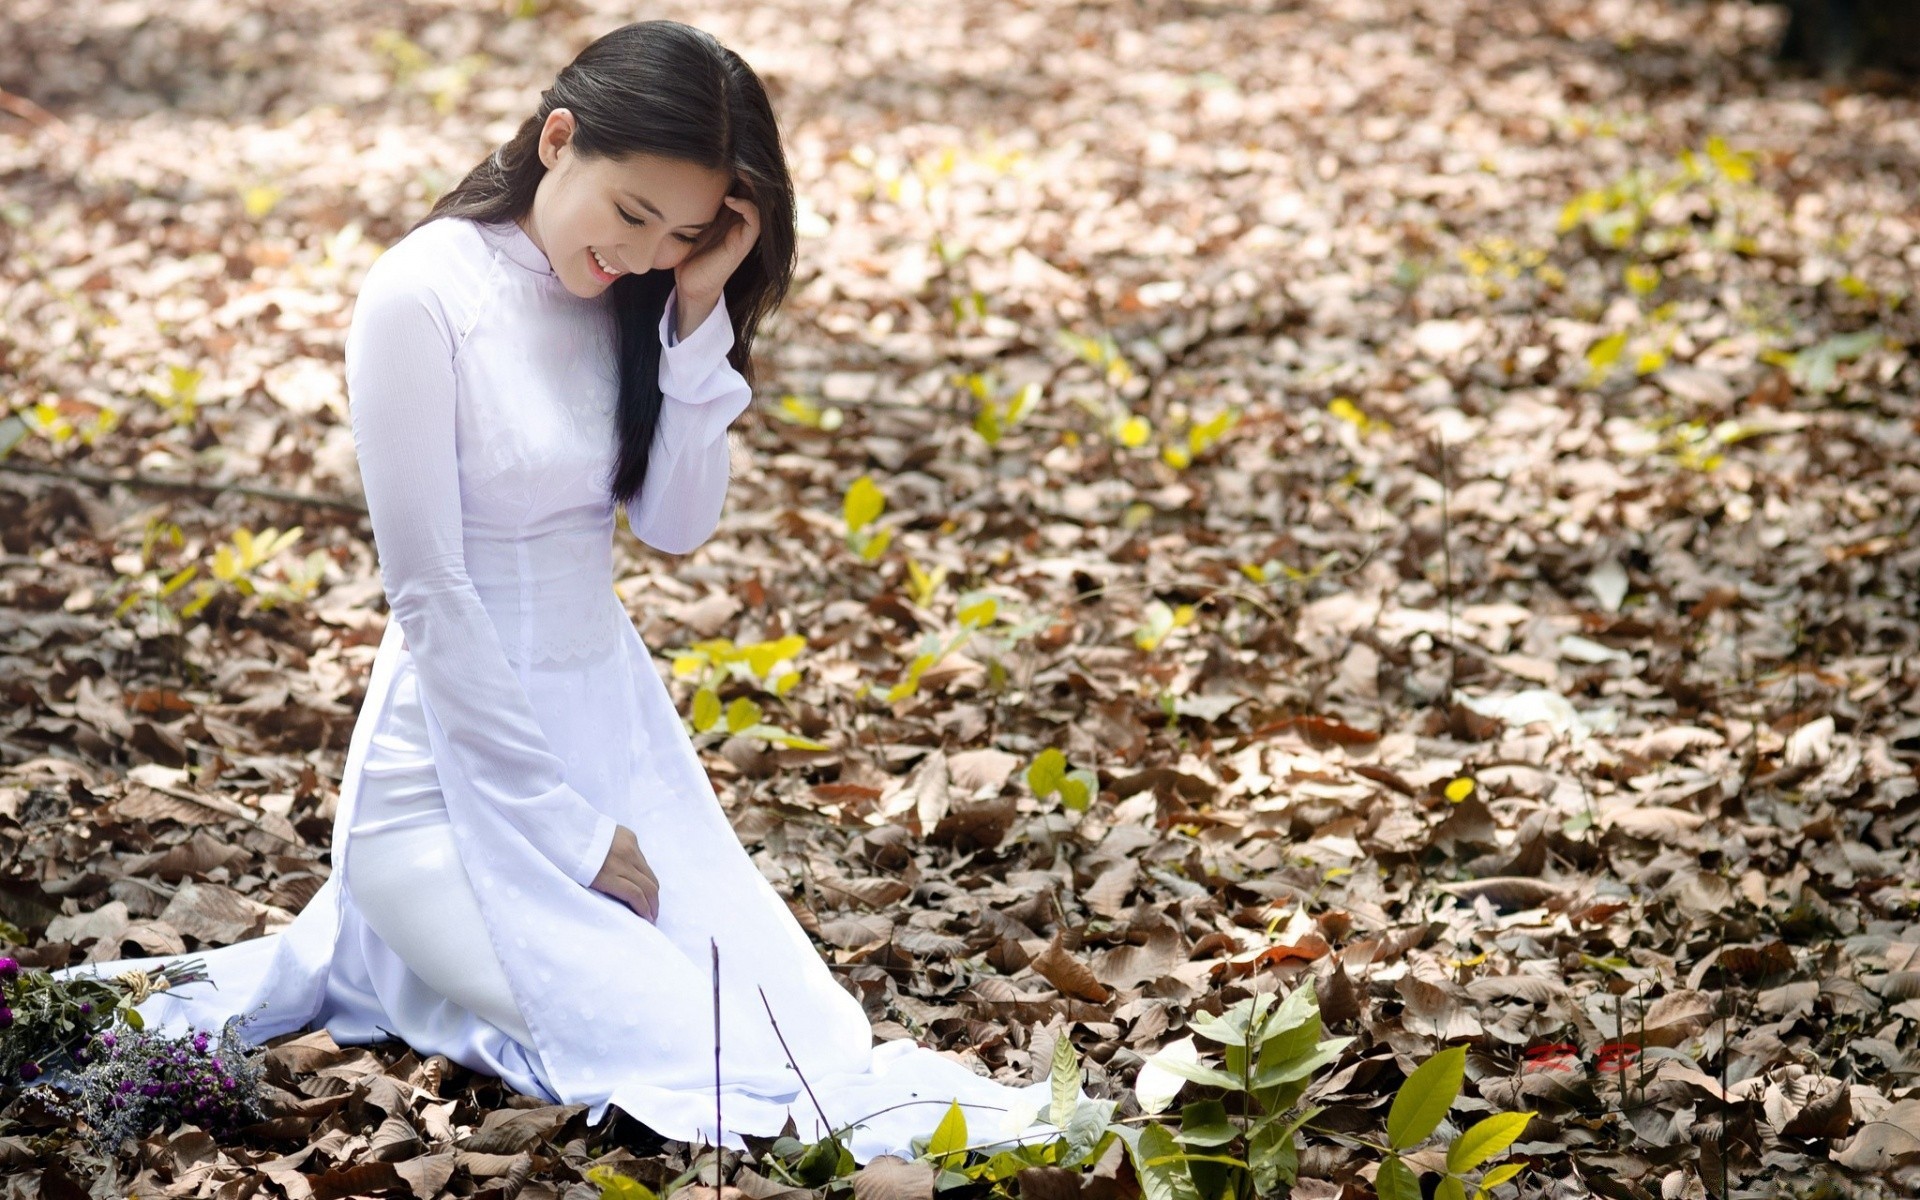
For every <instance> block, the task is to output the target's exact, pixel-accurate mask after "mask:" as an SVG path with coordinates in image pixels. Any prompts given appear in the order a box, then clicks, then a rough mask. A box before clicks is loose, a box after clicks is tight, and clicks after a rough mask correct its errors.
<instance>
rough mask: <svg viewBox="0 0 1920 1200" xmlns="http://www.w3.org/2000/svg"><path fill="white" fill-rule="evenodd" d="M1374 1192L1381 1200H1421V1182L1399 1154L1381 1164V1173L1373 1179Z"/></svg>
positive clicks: (1391, 1156)
mask: <svg viewBox="0 0 1920 1200" xmlns="http://www.w3.org/2000/svg"><path fill="white" fill-rule="evenodd" d="M1373 1190H1374V1193H1375V1194H1376V1195H1378V1196H1379V1197H1380V1200H1421V1196H1420V1180H1419V1179H1418V1178H1416V1177H1415V1176H1414V1173H1413V1171H1412V1169H1411V1168H1409V1167H1408V1166H1407V1164H1406V1163H1403V1162H1401V1161H1400V1156H1399V1155H1397V1154H1396V1155H1390V1156H1388V1158H1387V1159H1386V1160H1385V1161H1384V1162H1382V1163H1381V1164H1380V1173H1379V1174H1378V1175H1375V1176H1374V1177H1373Z"/></svg>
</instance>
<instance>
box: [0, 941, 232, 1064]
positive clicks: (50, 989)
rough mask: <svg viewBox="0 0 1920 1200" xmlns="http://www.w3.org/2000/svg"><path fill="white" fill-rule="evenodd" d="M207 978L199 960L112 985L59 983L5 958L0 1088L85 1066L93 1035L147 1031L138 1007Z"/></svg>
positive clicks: (0, 965) (124, 977)
mask: <svg viewBox="0 0 1920 1200" xmlns="http://www.w3.org/2000/svg"><path fill="white" fill-rule="evenodd" d="M206 977H207V976H206V972H205V971H204V970H203V969H202V964H201V962H200V960H198V959H189V960H186V961H185V962H181V963H169V964H167V966H165V967H164V968H162V969H161V970H159V971H155V972H153V973H151V974H149V973H148V972H145V971H128V972H126V973H124V974H121V975H115V976H112V977H110V978H106V979H93V978H79V979H65V980H62V979H55V978H54V977H53V975H52V974H51V973H50V972H48V971H44V970H37V969H32V968H27V969H22V967H21V966H20V964H19V963H18V962H16V961H14V960H13V959H11V958H0V1088H6V1087H17V1086H19V1085H20V1084H23V1083H32V1082H33V1081H34V1080H36V1079H38V1078H39V1077H40V1076H41V1075H43V1074H45V1073H46V1072H48V1071H53V1070H63V1069H67V1068H71V1067H82V1066H85V1065H86V1063H87V1061H88V1059H89V1058H91V1057H92V1056H93V1053H94V1049H92V1048H90V1042H91V1040H92V1038H93V1035H94V1034H95V1033H96V1032H98V1031H99V1030H100V1029H102V1028H103V1027H106V1026H111V1025H113V1024H114V1023H115V1022H116V1020H117V1021H118V1023H119V1024H121V1025H124V1026H125V1027H127V1028H128V1029H133V1030H138V1029H141V1028H143V1027H144V1026H145V1024H146V1022H145V1021H144V1020H142V1019H141V1016H140V1014H139V1012H138V1011H136V1009H135V1006H136V1005H138V1004H140V1003H142V1002H144V1001H145V1000H146V998H147V997H148V996H150V995H152V994H153V993H155V992H162V991H166V990H167V989H168V988H174V987H179V986H180V985H181V984H185V983H195V982H198V981H200V980H203V979H205V978H206Z"/></svg>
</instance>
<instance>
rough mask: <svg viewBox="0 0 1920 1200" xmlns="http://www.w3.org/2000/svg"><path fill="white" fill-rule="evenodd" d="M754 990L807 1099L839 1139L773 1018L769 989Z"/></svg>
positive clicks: (831, 1132) (821, 1119) (827, 1128)
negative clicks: (765, 1010)
mask: <svg viewBox="0 0 1920 1200" xmlns="http://www.w3.org/2000/svg"><path fill="white" fill-rule="evenodd" d="M754 990H755V991H758V992H759V993H760V1003H761V1004H763V1005H766V1009H767V1021H768V1023H769V1024H771V1025H772V1026H773V1036H774V1037H777V1038H779V1039H780V1048H781V1049H782V1050H785V1051H786V1052H787V1061H788V1062H789V1063H791V1064H793V1072H794V1074H796V1075H798V1076H800V1086H801V1087H803V1088H805V1089H807V1099H809V1100H811V1101H813V1111H814V1112H816V1113H818V1114H819V1115H820V1124H821V1125H823V1126H825V1127H826V1130H827V1136H828V1137H829V1138H833V1140H835V1141H838V1140H839V1138H838V1137H836V1136H835V1135H834V1131H833V1122H832V1121H830V1120H828V1119H827V1110H826V1109H824V1108H821V1107H820V1097H818V1096H816V1095H814V1094H813V1085H812V1084H810V1083H808V1082H807V1073H806V1072H805V1071H802V1070H801V1069H800V1060H799V1059H797V1058H795V1057H794V1056H793V1047H791V1046H789V1045H787V1037H786V1035H785V1034H783V1033H781V1032H780V1022H778V1021H776V1020H774V1019H773V1005H772V1004H769V1003H768V1002H767V989H766V988H764V987H759V986H758V985H755V989H754Z"/></svg>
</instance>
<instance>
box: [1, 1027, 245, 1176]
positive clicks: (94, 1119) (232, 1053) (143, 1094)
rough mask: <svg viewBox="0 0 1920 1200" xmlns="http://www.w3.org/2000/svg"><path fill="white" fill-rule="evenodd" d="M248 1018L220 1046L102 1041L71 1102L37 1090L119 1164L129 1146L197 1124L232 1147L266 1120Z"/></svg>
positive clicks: (112, 1037)
mask: <svg viewBox="0 0 1920 1200" xmlns="http://www.w3.org/2000/svg"><path fill="white" fill-rule="evenodd" d="M248 1019H249V1018H248V1017H246V1016H244V1015H243V1016H232V1017H228V1018H227V1021H226V1024H224V1025H223V1026H221V1029H220V1040H219V1042H218V1044H214V1043H213V1039H212V1035H211V1034H209V1033H208V1032H207V1031H206V1030H204V1029H202V1030H196V1031H194V1032H193V1033H192V1034H190V1035H187V1036H183V1037H165V1036H162V1035H160V1034H157V1033H150V1032H147V1031H144V1030H134V1031H131V1032H121V1033H112V1032H106V1033H100V1034H97V1035H96V1036H95V1037H94V1038H93V1040H92V1041H91V1042H90V1043H89V1044H88V1045H87V1047H85V1050H86V1053H87V1058H88V1060H89V1061H88V1063H87V1066H86V1068H85V1070H83V1071H82V1072H81V1073H80V1076H79V1080H78V1086H77V1087H75V1088H74V1089H73V1090H74V1094H73V1095H72V1096H71V1097H68V1096H63V1095H61V1094H59V1093H57V1092H55V1091H54V1090H53V1089H52V1088H50V1087H46V1086H44V1085H43V1086H42V1088H38V1089H35V1090H36V1091H37V1092H39V1093H40V1094H41V1095H43V1096H44V1097H45V1098H46V1101H47V1108H48V1110H49V1111H51V1112H53V1113H55V1114H56V1115H59V1116H62V1117H66V1118H68V1119H69V1120H76V1119H77V1120H79V1121H81V1122H83V1123H84V1124H85V1126H86V1130H87V1132H86V1135H85V1136H86V1138H87V1140H88V1141H89V1143H91V1145H92V1148H93V1149H94V1151H95V1152H96V1153H98V1154H100V1155H102V1156H103V1157H109V1158H110V1157H112V1156H113V1154H114V1153H115V1151H116V1150H118V1148H119V1147H120V1144H121V1143H122V1142H123V1141H125V1140H126V1139H127V1138H134V1139H136V1140H137V1139H139V1138H141V1137H144V1136H146V1135H147V1134H148V1133H151V1132H153V1131H155V1130H159V1131H161V1132H166V1131H168V1130H171V1129H174V1128H176V1127H177V1126H179V1125H181V1124H183V1123H186V1122H191V1123H193V1124H195V1125H198V1126H199V1127H200V1128H202V1129H204V1130H206V1131H207V1132H208V1133H210V1134H212V1135H213V1136H214V1137H215V1138H220V1139H225V1138H228V1137H231V1136H233V1135H234V1134H235V1133H238V1132H239V1131H240V1130H241V1129H243V1128H245V1127H246V1126H248V1125H251V1124H253V1123H254V1122H256V1121H261V1120H265V1119H266V1112H265V1109H264V1108H263V1107H262V1104H261V1097H260V1077H261V1075H262V1074H264V1072H265V1069H266V1064H265V1059H266V1056H265V1055H264V1054H261V1053H258V1052H256V1051H252V1050H251V1048H250V1047H249V1046H248V1045H247V1043H246V1042H245V1041H244V1040H242V1038H241V1037H240V1032H239V1026H240V1025H241V1024H242V1023H243V1022H245V1021H246V1020H248Z"/></svg>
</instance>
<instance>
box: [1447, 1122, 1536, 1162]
mask: <svg viewBox="0 0 1920 1200" xmlns="http://www.w3.org/2000/svg"><path fill="white" fill-rule="evenodd" d="M1531 1120H1533V1114H1532V1113H1526V1112H1511V1113H1495V1114H1494V1115H1493V1116H1491V1117H1488V1118H1487V1119H1486V1120H1484V1121H1480V1122H1478V1123H1476V1124H1475V1125H1474V1126H1473V1128H1471V1129H1469V1130H1467V1131H1466V1132H1465V1133H1463V1134H1461V1135H1460V1136H1459V1137H1457V1138H1455V1139H1454V1140H1453V1145H1451V1146H1449V1147H1447V1170H1449V1171H1452V1172H1454V1173H1455V1174H1461V1173H1464V1172H1467V1171H1471V1170H1473V1169H1474V1168H1476V1167H1478V1166H1480V1164H1482V1163H1484V1162H1486V1161H1487V1160H1488V1159H1490V1158H1494V1157H1496V1156H1498V1155H1500V1154H1503V1153H1505V1152H1506V1149H1507V1147H1508V1146H1511V1145H1513V1143H1514V1142H1516V1141H1518V1140H1519V1137H1520V1134H1521V1133H1522V1132H1523V1131H1524V1130H1525V1129H1526V1127H1527V1122H1529V1121H1531Z"/></svg>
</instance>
